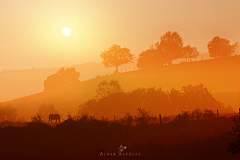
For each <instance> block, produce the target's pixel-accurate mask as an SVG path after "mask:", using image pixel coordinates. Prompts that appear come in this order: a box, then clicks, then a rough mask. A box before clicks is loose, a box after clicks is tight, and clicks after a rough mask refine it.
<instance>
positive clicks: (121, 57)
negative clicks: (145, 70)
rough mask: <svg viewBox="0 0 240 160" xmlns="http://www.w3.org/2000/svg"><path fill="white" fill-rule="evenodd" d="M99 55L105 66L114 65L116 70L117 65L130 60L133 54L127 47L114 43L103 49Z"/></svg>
mask: <svg viewBox="0 0 240 160" xmlns="http://www.w3.org/2000/svg"><path fill="white" fill-rule="evenodd" d="M100 57H101V58H102V59H103V62H102V63H103V65H104V66H105V67H107V68H109V67H116V72H118V67H119V66H121V65H122V64H126V63H129V62H132V60H133V59H134V54H132V53H130V49H128V48H125V47H121V46H119V45H116V44H114V45H113V46H110V48H109V49H108V50H105V51H103V52H102V53H101V55H100Z"/></svg>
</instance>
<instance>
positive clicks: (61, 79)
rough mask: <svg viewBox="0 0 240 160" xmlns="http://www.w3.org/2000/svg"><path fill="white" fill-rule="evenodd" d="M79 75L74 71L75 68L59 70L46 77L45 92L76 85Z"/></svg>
mask: <svg viewBox="0 0 240 160" xmlns="http://www.w3.org/2000/svg"><path fill="white" fill-rule="evenodd" d="M79 76H80V73H79V72H76V71H75V68H73V67H71V68H66V69H65V68H64V67H63V68H61V69H59V70H58V71H57V73H56V74H53V75H51V76H49V77H47V80H45V81H44V87H45V90H48V89H54V88H58V87H62V86H66V85H69V84H73V83H77V82H80V81H79V79H78V78H79Z"/></svg>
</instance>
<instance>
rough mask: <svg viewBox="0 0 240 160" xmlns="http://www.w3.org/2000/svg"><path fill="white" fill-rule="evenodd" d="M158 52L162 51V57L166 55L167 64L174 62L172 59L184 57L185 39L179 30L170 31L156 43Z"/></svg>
mask: <svg viewBox="0 0 240 160" xmlns="http://www.w3.org/2000/svg"><path fill="white" fill-rule="evenodd" d="M156 47H157V50H158V52H160V53H162V57H164V59H165V57H166V62H167V64H172V60H174V59H178V58H182V57H183V53H182V48H183V41H182V37H181V36H180V35H179V34H178V32H172V31H168V32H166V33H165V34H164V35H163V36H162V37H161V38H160V42H158V43H156Z"/></svg>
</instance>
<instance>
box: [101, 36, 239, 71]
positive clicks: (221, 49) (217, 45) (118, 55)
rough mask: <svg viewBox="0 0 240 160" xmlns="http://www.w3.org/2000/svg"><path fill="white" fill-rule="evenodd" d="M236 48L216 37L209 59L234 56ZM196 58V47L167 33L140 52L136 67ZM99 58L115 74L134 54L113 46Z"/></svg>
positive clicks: (212, 41)
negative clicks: (184, 44)
mask: <svg viewBox="0 0 240 160" xmlns="http://www.w3.org/2000/svg"><path fill="white" fill-rule="evenodd" d="M237 47H238V43H234V44H230V41H229V40H227V39H225V38H220V37H218V36H216V37H214V38H213V39H212V40H211V41H210V42H209V43H208V50H209V54H210V55H209V56H210V57H211V58H222V57H228V56H231V55H233V54H234V52H235V50H236V48H237ZM198 56H199V52H198V51H197V48H196V47H192V46H190V45H187V46H183V40H182V37H181V36H180V35H179V34H178V32H172V31H168V32H166V33H165V34H164V35H163V36H161V38H160V41H158V42H156V43H155V45H152V46H150V48H149V49H147V50H145V51H142V53H141V54H140V55H139V57H138V59H137V66H138V68H140V69H145V68H152V67H157V66H161V65H170V64H172V61H173V60H175V59H178V58H184V59H186V60H187V59H190V60H192V59H193V58H197V57H198ZM100 57H101V58H102V59H103V62H102V63H103V64H104V66H105V67H116V72H118V67H119V66H121V65H122V64H126V63H129V62H133V59H134V54H132V53H131V52H130V49H128V48H125V47H121V46H119V45H113V46H111V47H110V48H109V49H108V50H105V51H103V52H102V53H101V55H100Z"/></svg>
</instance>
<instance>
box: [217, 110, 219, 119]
mask: <svg viewBox="0 0 240 160" xmlns="http://www.w3.org/2000/svg"><path fill="white" fill-rule="evenodd" d="M217 115H218V118H219V112H218V110H217Z"/></svg>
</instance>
